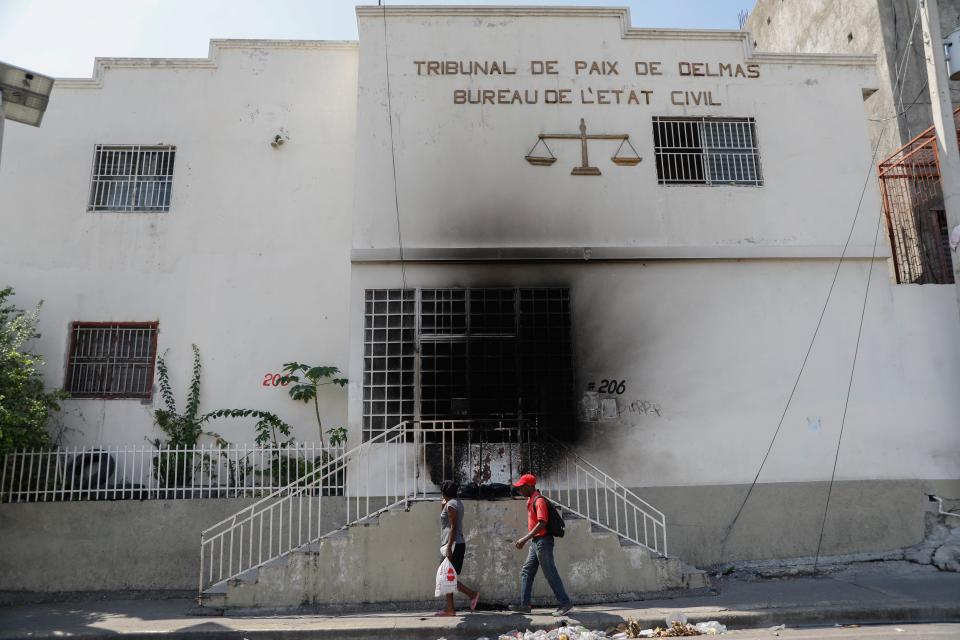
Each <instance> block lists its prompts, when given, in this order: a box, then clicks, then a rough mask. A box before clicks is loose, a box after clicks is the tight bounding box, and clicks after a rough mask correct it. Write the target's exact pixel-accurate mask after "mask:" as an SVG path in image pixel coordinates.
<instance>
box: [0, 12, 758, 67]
mask: <svg viewBox="0 0 960 640" xmlns="http://www.w3.org/2000/svg"><path fill="white" fill-rule="evenodd" d="M357 4H376V0H373V1H370V2H355V1H354V0H0V60H2V61H4V62H9V63H11V64H15V65H17V66H21V67H26V68H28V69H31V70H33V71H37V72H39V73H43V74H46V75H51V76H54V77H61V78H62V77H89V76H90V75H91V73H92V70H93V59H94V58H95V57H97V56H100V57H148V58H154V57H156V58H194V57H206V55H207V50H208V46H209V41H210V39H211V38H290V39H307V40H355V39H356V37H357V25H356V19H355V16H354V6H355V5H357ZM388 4H443V5H454V4H472V5H479V4H483V5H496V4H506V5H518V4H522V5H579V6H584V5H600V6H629V7H630V15H631V18H632V20H633V25H634V26H636V27H677V28H685V29H736V28H737V15H738V13H739V12H740V11H741V10H744V9H750V8H751V7H752V6H753V0H659V1H656V0H634V1H633V2H628V1H624V0H621V1H619V2H617V0H577V1H575V2H567V1H565V0H541V1H538V0H526V1H524V0H512V1H510V0H463V1H462V2H450V1H449V0H406V1H404V2H393V1H391V2H389V3H388Z"/></svg>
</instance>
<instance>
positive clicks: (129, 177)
mask: <svg viewBox="0 0 960 640" xmlns="http://www.w3.org/2000/svg"><path fill="white" fill-rule="evenodd" d="M175 153H176V147H172V146H152V147H147V146H140V145H106V144H98V145H97V146H96V149H95V151H94V154H93V175H92V177H91V180H90V202H89V203H88V205H87V210H88V211H169V210H170V193H171V190H172V188H173V160H174V155H175Z"/></svg>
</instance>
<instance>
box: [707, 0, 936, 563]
mask: <svg viewBox="0 0 960 640" xmlns="http://www.w3.org/2000/svg"><path fill="white" fill-rule="evenodd" d="M919 19H920V3H919V1H918V2H917V11H916V13H915V14H914V20H913V25H912V26H911V28H910V36H909V38H908V42H907V49H906V51H904V54H903V56H902V57H901V58H900V60H899V62H898V63H897V65H896V66H895V67H894V71H895V74H896V82H897V87H896V90H897V94H898V95H897V100H895V101H894V104H895V105H896V104H897V102H899V104H900V106H901V111H904V109H903V89H904V87H905V86H906V83H905V80H906V69H907V60H908V58H909V54H910V45H911V44H912V42H913V35H914V32H915V31H916V26H917V23H918V21H919ZM901 71H902V72H903V74H902V75H901ZM921 94H922V91H921ZM921 94H917V97H916V98H915V99H914V102H913V103H912V104H911V105H910V107H908V109H909V108H911V107H913V104H916V102H917V100H919V99H920V95H921ZM899 115H900V114H897V115H896V116H893V117H891V118H883V119H881V120H878V121H879V122H883V123H884V124H883V127H882V128H881V130H880V133H879V134H878V135H877V142H876V144H875V145H874V148H873V155H872V157H871V159H870V166H869V167H868V168H867V176H866V179H865V180H864V183H863V189H861V191H860V199H859V201H858V202H857V210H856V213H855V214H854V216H853V222H852V223H851V225H850V231H849V233H848V234H847V239H846V242H845V243H844V245H843V251H842V252H841V253H840V259H839V260H838V261H837V267H836V269H835V270H834V272H833V279H832V280H831V282H830V288H829V290H828V291H827V297H826V299H825V300H824V303H823V308H822V309H821V310H820V317H819V318H818V320H817V326H816V328H815V329H814V331H813V335H812V336H811V338H810V343H809V345H808V346H807V352H806V354H805V355H804V357H803V362H802V363H801V364H800V371H799V372H798V373H797V377H796V379H795V380H794V383H793V388H792V389H791V390H790V395H789V396H788V397H787V402H786V405H785V406H784V408H783V413H781V414H780V421H779V422H778V423H777V428H776V430H775V431H774V433H773V437H772V438H771V439H770V445H769V446H768V447H767V451H766V453H765V454H764V456H763V460H762V461H761V462H760V468H759V469H757V473H756V475H755V476H754V478H753V482H751V483H750V488H749V489H748V490H747V495H746V496H744V499H743V502H742V503H741V504H740V507H739V508H738V509H737V513H736V515H734V517H733V520H732V521H731V522H730V524H729V525H728V526H727V528H726V530H725V532H724V535H723V539H722V542H721V545H720V549H721V554H722V552H723V550H724V549H725V548H726V545H727V541H728V540H729V538H730V534H731V533H732V531H733V528H734V526H736V524H737V521H738V520H739V519H740V516H741V514H742V513H743V509H744V508H745V507H746V505H747V502H748V501H749V500H750V496H751V495H752V494H753V490H754V488H755V487H756V485H757V482H758V481H759V479H760V474H761V473H762V472H763V468H764V466H765V465H766V463H767V460H768V458H769V457H770V452H771V451H772V450H773V445H774V443H775V442H776V440H777V436H779V435H780V430H781V429H782V428H783V422H784V420H785V419H786V416H787V412H788V411H789V409H790V405H791V403H792V402H793V398H794V396H795V395H796V391H797V387H798V386H799V384H800V379H801V378H802V377H803V372H804V370H805V368H806V366H807V361H808V360H809V358H810V353H811V352H812V350H813V346H814V344H815V343H816V340H817V336H818V335H819V333H820V327H821V326H822V324H823V318H824V315H825V314H826V312H827V307H828V306H829V304H830V299H831V297H832V296H833V291H834V288H835V287H836V284H837V277H838V276H839V274H840V267H841V266H842V265H843V261H844V259H845V258H846V255H847V249H848V248H849V246H850V241H851V239H852V237H853V231H854V229H855V228H856V225H857V220H858V219H859V217H860V209H861V208H862V206H863V198H864V196H865V195H866V192H867V187H868V185H869V184H870V176H871V175H872V174H873V170H874V168H875V166H876V162H877V153H878V152H879V150H880V143H881V141H882V140H883V136H884V134H885V133H886V131H887V126H888V124H889V121H890V120H893V119H895V118H897V117H899ZM881 219H882V218H880V217H878V222H877V225H878V227H877V228H878V233H879V225H880V222H879V221H880V220H881ZM875 259H876V239H875V241H874V252H873V255H872V256H871V260H870V272H869V274H868V278H867V293H869V287H870V278H871V277H872V274H873V262H874V261H875ZM865 295H866V294H865ZM864 304H866V303H864ZM862 329H863V312H861V319H860V330H861V331H862ZM859 343H860V334H859V332H858V334H857V350H856V351H855V352H854V364H853V369H855V367H856V353H857V351H859ZM850 375H851V379H850V383H849V384H850V385H852V381H853V370H851V374H850ZM849 402H850V388H849V387H848V390H847V398H846V400H845V402H844V418H843V420H844V421H845V420H846V408H847V405H848V404H849ZM842 429H843V424H842V423H841V434H840V437H841V438H842V437H843V434H842ZM839 451H840V440H838V442H837V451H836V453H835V457H834V469H833V473H832V474H831V479H830V488H829V490H828V496H827V507H826V508H827V509H828V508H829V502H830V494H831V493H832V491H833V482H834V479H835V477H836V460H837V458H839ZM825 525H826V510H825V511H824V517H823V521H822V522H821V527H820V539H819V542H818V543H817V557H818V558H819V554H820V547H821V543H822V542H823V530H824V527H825Z"/></svg>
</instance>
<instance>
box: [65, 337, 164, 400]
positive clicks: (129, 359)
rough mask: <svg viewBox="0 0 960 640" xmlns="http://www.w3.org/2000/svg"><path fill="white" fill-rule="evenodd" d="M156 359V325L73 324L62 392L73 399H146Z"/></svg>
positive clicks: (151, 389) (150, 388)
mask: <svg viewBox="0 0 960 640" xmlns="http://www.w3.org/2000/svg"><path fill="white" fill-rule="evenodd" d="M156 356H157V323H156V322H119V323H118V322H74V323H73V324H72V325H71V329H70V356H69V361H68V364H67V375H66V382H65V384H64V388H65V390H66V391H68V392H70V394H71V395H72V396H73V397H75V398H145V399H148V398H150V396H151V393H152V392H153V370H154V364H155V362H156Z"/></svg>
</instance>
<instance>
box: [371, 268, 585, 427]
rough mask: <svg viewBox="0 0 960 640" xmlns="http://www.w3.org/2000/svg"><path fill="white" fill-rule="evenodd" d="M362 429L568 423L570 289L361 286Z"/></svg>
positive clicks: (570, 411) (570, 393)
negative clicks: (407, 424) (415, 423)
mask: <svg viewBox="0 0 960 640" xmlns="http://www.w3.org/2000/svg"><path fill="white" fill-rule="evenodd" d="M364 318H365V320H364V374H363V376H364V377H363V437H364V440H369V439H370V438H372V437H376V436H377V435H378V434H380V433H382V432H383V431H384V430H385V429H389V428H390V427H392V426H394V425H396V424H398V423H400V422H402V421H404V420H444V419H489V418H508V419H525V420H528V421H532V422H536V423H537V424H540V425H541V426H543V427H544V428H547V429H549V430H550V431H551V432H552V433H554V434H556V435H562V434H563V433H564V432H565V430H567V429H570V428H571V427H572V424H573V417H574V414H573V408H574V401H573V374H572V365H571V357H572V350H571V345H570V295H569V290H568V289H566V288H559V287H549V288H485V289H417V290H413V289H407V290H401V289H376V290H368V291H366V294H365V314H364Z"/></svg>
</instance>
